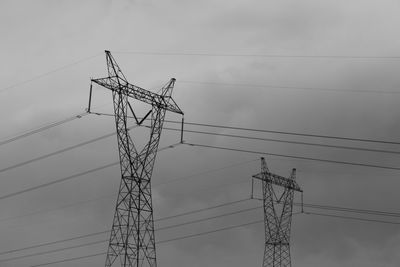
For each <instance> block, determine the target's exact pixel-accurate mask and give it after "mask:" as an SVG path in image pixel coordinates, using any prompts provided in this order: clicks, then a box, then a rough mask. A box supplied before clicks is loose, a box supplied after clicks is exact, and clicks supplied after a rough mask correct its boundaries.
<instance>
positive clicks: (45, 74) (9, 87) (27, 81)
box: [0, 53, 102, 93]
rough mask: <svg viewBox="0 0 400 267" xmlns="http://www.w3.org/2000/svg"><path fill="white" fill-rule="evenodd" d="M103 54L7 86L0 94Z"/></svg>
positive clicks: (0, 90)
mask: <svg viewBox="0 0 400 267" xmlns="http://www.w3.org/2000/svg"><path fill="white" fill-rule="evenodd" d="M101 54H102V53H97V54H94V55H92V56H89V57H86V58H83V59H80V60H78V61H75V62H72V63H69V64H66V65H63V66H61V67H58V68H55V69H52V70H50V71H47V72H44V73H42V74H39V75H36V76H34V77H32V78H30V79H27V80H24V81H21V82H17V83H14V84H12V85H9V86H7V87H4V88H2V89H0V93H2V92H4V91H7V90H10V89H11V88H14V87H17V86H20V85H23V84H26V83H29V82H32V81H35V80H38V79H40V78H43V77H45V76H48V75H50V74H53V73H55V72H58V71H61V70H63V69H66V68H68V67H71V66H74V65H77V64H80V63H82V62H85V61H88V60H90V59H93V58H95V57H98V56H99V55H101Z"/></svg>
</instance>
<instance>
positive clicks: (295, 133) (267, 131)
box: [166, 120, 400, 145]
mask: <svg viewBox="0 0 400 267" xmlns="http://www.w3.org/2000/svg"><path fill="white" fill-rule="evenodd" d="M166 122H169V123H178V124H180V123H181V122H179V121H168V120H166ZM185 124H186V125H194V126H205V127H212V128H221V129H231V130H241V131H250V132H262V133H275V134H283V135H295V136H305V137H317V138H326V139H337V140H347V141H358V142H368V143H382V144H391V145H400V142H396V141H388V140H377V139H364V138H352V137H343V136H332V135H320V134H308V133H299V132H285V131H273V130H261V129H252V128H244V127H234V126H223V125H215V124H206V123H195V122H185Z"/></svg>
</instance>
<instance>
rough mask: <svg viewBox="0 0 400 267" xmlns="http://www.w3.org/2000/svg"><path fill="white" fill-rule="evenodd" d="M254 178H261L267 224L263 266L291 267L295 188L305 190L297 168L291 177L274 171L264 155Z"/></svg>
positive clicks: (299, 190)
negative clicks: (276, 187)
mask: <svg viewBox="0 0 400 267" xmlns="http://www.w3.org/2000/svg"><path fill="white" fill-rule="evenodd" d="M253 178H256V179H259V180H261V181H262V192H263V199H262V200H263V203H264V226H265V250H264V260H263V267H281V266H285V267H290V266H291V261H290V226H291V222H292V209H293V197H294V191H298V192H303V191H302V190H301V189H300V186H299V185H298V184H297V183H296V181H295V178H296V169H293V170H292V173H291V175H290V177H289V178H286V177H282V176H280V175H277V174H273V173H271V172H270V171H269V170H268V167H267V163H266V161H265V159H264V158H261V172H260V173H258V174H256V175H253ZM253 181H254V180H253ZM273 186H278V187H281V188H282V189H283V192H282V193H281V194H279V193H278V194H277V192H276V191H275V189H274V187H273ZM279 208H280V209H279ZM278 210H280V211H281V212H278Z"/></svg>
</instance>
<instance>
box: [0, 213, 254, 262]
mask: <svg viewBox="0 0 400 267" xmlns="http://www.w3.org/2000/svg"><path fill="white" fill-rule="evenodd" d="M259 208H260V207H253V208H247V209H243V210H238V211H234V212H229V213H224V214H220V215H216V216H211V217H206V218H202V219H197V220H192V221H188V222H184V223H179V224H174V225H169V226H165V227H160V228H157V229H156V230H157V231H161V230H167V229H171V228H176V227H181V226H184V225H189V224H194V223H199V222H204V221H209V220H213V219H217V218H222V217H226V216H230V215H235V214H239V213H243V212H248V211H252V210H256V209H259ZM107 232H109V231H105V232H102V233H107ZM91 236H93V234H92V235H91ZM107 241H108V239H106V240H98V241H92V242H88V243H84V244H79V245H73V246H68V247H64V248H58V249H53V250H47V251H42V252H37V253H32V254H28V255H22V256H17V257H12V258H8V259H3V260H0V262H7V261H13V260H19V259H23V258H28V257H33V256H39V255H44V254H49V253H54V252H59V251H64V250H68V249H73V248H80V247H85V246H91V245H95V244H99V243H104V242H107ZM161 243H162V241H161Z"/></svg>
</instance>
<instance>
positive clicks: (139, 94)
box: [92, 77, 183, 114]
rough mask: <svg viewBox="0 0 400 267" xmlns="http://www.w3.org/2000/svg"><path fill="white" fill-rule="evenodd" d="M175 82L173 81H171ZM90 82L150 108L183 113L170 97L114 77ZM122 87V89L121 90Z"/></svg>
mask: <svg viewBox="0 0 400 267" xmlns="http://www.w3.org/2000/svg"><path fill="white" fill-rule="evenodd" d="M172 80H175V79H172ZM92 82H94V83H96V84H98V85H100V86H103V87H105V88H107V89H110V90H111V91H115V92H118V93H121V94H124V95H127V96H128V97H131V98H133V99H137V100H139V101H142V102H144V103H147V104H149V105H152V106H157V107H159V108H161V109H165V110H168V111H171V112H174V113H178V114H183V111H182V110H181V109H180V108H179V107H178V105H177V104H176V103H175V101H173V99H172V98H171V97H170V96H163V95H158V94H156V93H154V92H151V91H148V90H146V89H143V88H141V87H139V86H136V85H133V84H130V83H127V82H126V81H124V80H122V79H118V78H116V77H106V78H99V79H92ZM121 87H122V88H121Z"/></svg>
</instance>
